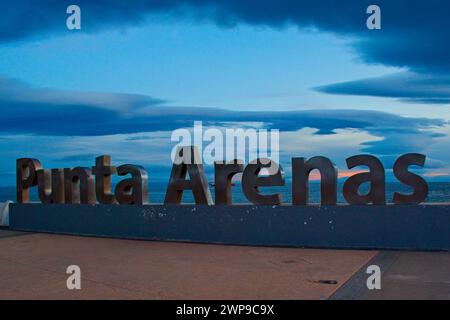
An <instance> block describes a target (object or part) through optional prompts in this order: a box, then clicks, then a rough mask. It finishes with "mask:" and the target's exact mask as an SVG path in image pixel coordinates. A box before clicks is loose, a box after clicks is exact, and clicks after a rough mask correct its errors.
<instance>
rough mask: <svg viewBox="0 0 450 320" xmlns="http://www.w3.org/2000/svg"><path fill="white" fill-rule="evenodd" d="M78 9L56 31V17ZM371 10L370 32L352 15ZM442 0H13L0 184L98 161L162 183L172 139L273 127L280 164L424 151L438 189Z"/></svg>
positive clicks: (445, 100) (444, 67)
mask: <svg viewBox="0 0 450 320" xmlns="http://www.w3.org/2000/svg"><path fill="white" fill-rule="evenodd" d="M70 4H76V5H78V6H79V7H80V8H81V30H68V29H67V27H66V19H67V17H68V14H66V8H67V6H68V5H70ZM371 4H377V5H378V6H379V7H380V8H381V16H382V29H381V30H369V29H367V27H366V19H367V18H368V17H369V15H368V14H367V13H366V9H367V7H368V6H369V5H371ZM449 12H450V2H447V1H439V0H429V1H423V0H414V1H411V0H408V1H403V0H390V1H387V0H386V1H385V0H383V1H364V0H362V1H361V0H360V1H357V0H354V1H350V0H347V1H326V0H315V1H301V0H277V1H275V0H264V1H255V0H253V1H251V0H226V1H225V0H222V1H219V0H203V1H202V0H198V1H195V0H187V1H176V0H167V1H163V0H155V1H137V0H136V1H114V0H108V1H107V0H90V1H87V0H78V1H76V0H73V1H71V2H66V1H59V0H53V1H51V0H47V1H32V0H28V1H26V0H16V1H9V2H8V3H7V4H2V17H1V19H0V109H1V119H2V121H1V125H0V153H1V154H0V186H12V185H14V183H15V159H16V158H19V157H34V158H38V159H40V160H41V162H42V164H43V165H44V167H46V168H51V167H69V166H70V167H74V166H78V165H83V166H91V165H93V164H94V158H95V156H98V155H101V154H110V155H111V156H112V159H113V161H114V162H115V163H117V164H122V163H136V164H140V165H143V166H145V167H146V168H147V169H148V171H149V177H150V181H151V180H152V179H155V180H158V179H159V180H164V179H166V180H167V179H168V175H169V172H170V165H171V163H170V151H171V149H172V147H173V146H174V144H175V143H173V142H171V141H170V136H171V132H172V130H175V129H177V128H183V127H186V128H191V127H193V125H194V121H200V120H201V121H203V122H204V125H205V126H208V127H220V128H226V127H228V126H236V124H238V123H240V122H242V124H241V126H243V127H252V126H253V127H256V128H266V129H279V130H280V131H281V134H280V139H281V141H280V149H281V150H280V151H281V163H282V165H283V167H285V171H286V173H287V174H288V175H289V174H290V169H289V166H290V165H289V164H290V158H291V157H294V156H302V157H311V156H316V155H324V156H327V157H330V158H331V159H332V160H333V161H335V162H336V164H337V165H338V167H339V168H340V169H342V171H343V172H344V173H345V171H346V170H347V169H346V167H345V158H347V157H349V156H352V155H355V154H359V153H369V154H373V155H376V156H378V157H380V159H382V161H383V163H384V164H385V166H386V170H387V171H389V169H391V168H392V163H393V160H395V159H396V158H397V157H398V156H399V155H401V154H403V153H407V152H418V153H423V154H425V155H427V162H426V169H425V170H423V171H421V172H422V173H423V174H424V175H425V176H427V177H428V178H429V179H438V178H439V179H441V180H442V179H444V180H450V148H449V146H450V125H449V120H450V112H449V110H450V42H449V41H448V37H447V34H448V30H449V29H450V19H448V17H447V16H448V13H449Z"/></svg>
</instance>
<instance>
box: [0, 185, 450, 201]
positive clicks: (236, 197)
mask: <svg viewBox="0 0 450 320" xmlns="http://www.w3.org/2000/svg"><path fill="white" fill-rule="evenodd" d="M428 186H429V193H428V198H427V200H426V202H450V183H449V182H429V183H428ZM166 187H167V183H166V182H153V183H150V184H149V194H150V195H149V198H150V199H149V201H150V203H163V202H164V196H165V193H166ZM368 187H369V186H368V185H367V184H366V185H363V186H361V191H362V192H366V191H367V190H368ZM210 188H211V193H212V196H213V198H214V187H213V186H211V187H210ZM232 190H233V203H236V204H239V203H248V201H247V199H246V198H245V196H244V194H243V193H242V189H241V186H240V184H238V183H237V184H236V185H235V186H234V187H233V188H232ZM261 191H262V193H265V194H270V193H275V192H279V193H281V194H282V195H283V203H286V204H289V203H291V199H292V198H291V185H290V184H286V185H285V186H283V187H270V188H269V187H268V188H261ZM395 191H397V192H401V193H410V192H411V190H410V189H409V188H408V187H407V186H405V185H402V184H400V183H395V182H391V183H389V182H387V183H386V201H387V202H388V203H389V202H392V195H393V193H394V192H395ZM309 192H310V202H311V203H319V202H320V184H319V183H316V182H312V183H311V184H310V187H309ZM6 200H12V201H15V200H16V191H15V187H0V202H4V201H6ZM31 200H32V201H38V200H39V199H38V196H37V191H36V188H33V189H32V191H31ZM193 202H194V200H193V197H192V193H191V192H190V191H186V192H185V193H184V195H183V203H193ZM338 202H339V203H345V199H344V197H343V196H342V184H340V185H339V187H338Z"/></svg>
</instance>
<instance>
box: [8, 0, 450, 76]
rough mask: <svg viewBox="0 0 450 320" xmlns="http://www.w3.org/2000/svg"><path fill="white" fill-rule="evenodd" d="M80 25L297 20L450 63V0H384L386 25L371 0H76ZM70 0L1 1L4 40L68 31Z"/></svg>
mask: <svg viewBox="0 0 450 320" xmlns="http://www.w3.org/2000/svg"><path fill="white" fill-rule="evenodd" d="M72 2H73V4H77V5H79V6H80V7H81V10H82V31H83V32H95V31H97V30H101V29H104V28H123V27H126V26H129V25H137V24H141V23H145V22H146V18H147V17H148V15H149V14H157V13H164V14H171V15H173V16H174V17H176V18H177V19H181V18H184V19H190V20H195V21H212V22H214V23H217V24H219V25H223V26H233V25H236V24H250V25H266V26H270V27H274V28H279V27H283V26H288V25H291V26H292V25H294V26H298V27H299V28H307V29H318V30H321V31H326V32H331V33H335V34H340V35H343V36H349V37H350V39H351V40H352V44H353V46H354V48H355V49H356V50H357V52H358V53H359V54H360V56H361V57H362V58H363V59H364V60H365V61H366V62H370V63H382V64H384V65H392V66H405V67H408V68H410V69H412V70H433V72H447V71H450V43H449V42H448V41H446V39H447V35H448V30H450V19H448V13H449V12H450V2H448V1H441V0H429V1H422V0H395V1H392V0H378V1H375V2H376V4H377V5H379V6H380V7H381V10H382V30H376V31H371V30H368V29H367V28H366V19H367V17H368V15H367V14H366V9H367V7H368V6H369V5H371V4H373V3H374V2H373V1H371V0H370V1H368V0H341V1H329V0H314V1H312V0H310V1H302V0H264V1H254V0H226V1H224V0H183V1H181V0H148V1H145V0H141V1H138V0H131V1H123V0H89V1H88V0H77V1H72ZM72 2H71V3H72ZM67 5H68V3H67V2H65V1H59V0H42V1H32V0H28V1H27V0H16V1H10V2H8V3H6V4H2V19H0V41H3V42H6V41H12V40H20V39H24V38H28V37H34V36H36V37H44V36H46V35H50V34H62V33H64V32H67V30H66V26H65V19H66V7H67Z"/></svg>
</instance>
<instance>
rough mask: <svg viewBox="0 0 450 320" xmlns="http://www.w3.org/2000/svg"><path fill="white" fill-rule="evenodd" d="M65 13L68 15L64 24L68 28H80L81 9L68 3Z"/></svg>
mask: <svg viewBox="0 0 450 320" xmlns="http://www.w3.org/2000/svg"><path fill="white" fill-rule="evenodd" d="M66 12H67V14H70V16H69V17H68V18H67V20H66V26H67V29H69V30H74V29H76V30H80V29H81V9H80V7H79V6H77V5H74V4H72V5H70V6H68V7H67V11H66Z"/></svg>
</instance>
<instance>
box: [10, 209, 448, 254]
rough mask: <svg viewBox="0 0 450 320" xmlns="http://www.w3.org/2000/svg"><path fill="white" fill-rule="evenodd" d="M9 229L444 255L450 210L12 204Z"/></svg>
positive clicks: (446, 246) (446, 248) (131, 237)
mask: <svg viewBox="0 0 450 320" xmlns="http://www.w3.org/2000/svg"><path fill="white" fill-rule="evenodd" d="M10 228H11V229H14V230H23V231H36V232H50V233H61V234H74V235H88V236H100V237H113V238H127V239H145V240H165V241H187V242H204V243H223V244H240V245H258V246H289V247H311V248H357V249H402V250H444V251H448V250H450V205H447V204H445V205H444V204H443V205H418V206H394V205H389V206H322V207H320V206H308V207H294V206H274V207H270V206H244V205H243V206H232V207H227V206H211V207H208V206H188V205H186V206H164V205H145V206H118V205H94V206H89V205H44V204H11V205H10Z"/></svg>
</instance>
